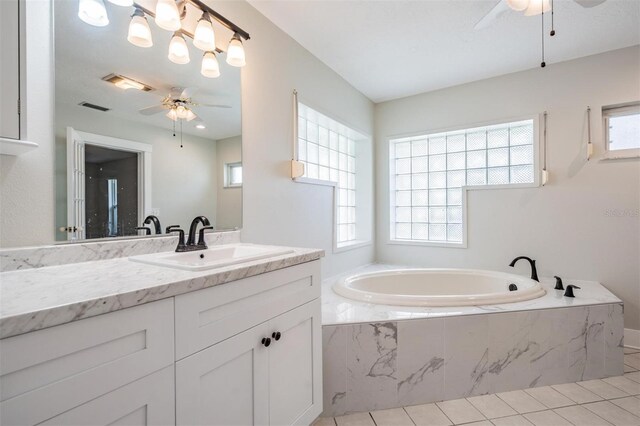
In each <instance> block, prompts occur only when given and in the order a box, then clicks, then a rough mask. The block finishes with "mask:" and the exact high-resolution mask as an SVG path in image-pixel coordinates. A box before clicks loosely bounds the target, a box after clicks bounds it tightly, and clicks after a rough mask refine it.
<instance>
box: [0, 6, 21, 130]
mask: <svg viewBox="0 0 640 426" xmlns="http://www.w3.org/2000/svg"><path fill="white" fill-rule="evenodd" d="M18 7H19V6H18V0H1V1H0V138H11V139H20V114H19V112H18V101H19V99H20V55H19V52H20V51H19V49H18V47H19V43H20V28H19V22H20V16H19V12H18Z"/></svg>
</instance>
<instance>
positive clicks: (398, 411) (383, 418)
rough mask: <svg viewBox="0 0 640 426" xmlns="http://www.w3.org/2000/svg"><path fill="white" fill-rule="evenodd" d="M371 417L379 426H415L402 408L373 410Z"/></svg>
mask: <svg viewBox="0 0 640 426" xmlns="http://www.w3.org/2000/svg"><path fill="white" fill-rule="evenodd" d="M371 417H373V421H374V422H376V425H377V426H413V422H412V421H411V418H410V417H409V415H408V414H407V413H406V411H404V409H402V408H391V409H388V410H378V411H372V412H371Z"/></svg>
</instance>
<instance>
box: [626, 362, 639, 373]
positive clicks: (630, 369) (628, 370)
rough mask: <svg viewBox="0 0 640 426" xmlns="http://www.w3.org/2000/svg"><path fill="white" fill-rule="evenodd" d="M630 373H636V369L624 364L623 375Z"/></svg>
mask: <svg viewBox="0 0 640 426" xmlns="http://www.w3.org/2000/svg"><path fill="white" fill-rule="evenodd" d="M632 371H638V369H637V368H633V367H631V366H630V365H627V364H625V365H624V372H625V373H631V372H632Z"/></svg>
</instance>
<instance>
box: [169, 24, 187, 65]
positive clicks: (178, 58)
mask: <svg viewBox="0 0 640 426" xmlns="http://www.w3.org/2000/svg"><path fill="white" fill-rule="evenodd" d="M168 58H169V60H170V61H171V62H173V63H174V64H180V65H184V64H188V63H189V60H190V59H189V48H188V47H187V42H186V41H184V37H182V34H180V33H178V32H176V33H174V34H173V37H171V43H169V56H168Z"/></svg>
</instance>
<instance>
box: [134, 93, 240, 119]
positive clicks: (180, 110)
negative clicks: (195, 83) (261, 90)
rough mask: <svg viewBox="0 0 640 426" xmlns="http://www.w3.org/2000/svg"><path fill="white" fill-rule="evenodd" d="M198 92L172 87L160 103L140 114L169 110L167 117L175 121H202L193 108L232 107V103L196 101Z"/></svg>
mask: <svg viewBox="0 0 640 426" xmlns="http://www.w3.org/2000/svg"><path fill="white" fill-rule="evenodd" d="M196 92H197V89H194V88H189V87H187V88H183V87H172V88H171V92H170V93H169V94H168V95H167V96H165V97H164V98H163V99H162V101H161V102H160V104H159V105H153V106H150V107H147V108H143V109H141V110H140V114H143V115H153V114H158V113H160V112H164V111H167V114H166V115H167V117H168V118H170V119H171V120H173V121H177V120H186V121H192V120H196V122H197V121H202V119H201V118H200V117H198V115H197V114H196V113H195V112H193V108H194V107H195V108H199V107H207V108H231V106H230V105H217V104H201V103H198V102H194V101H193V99H192V97H193V95H194V94H195V93H196Z"/></svg>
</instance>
